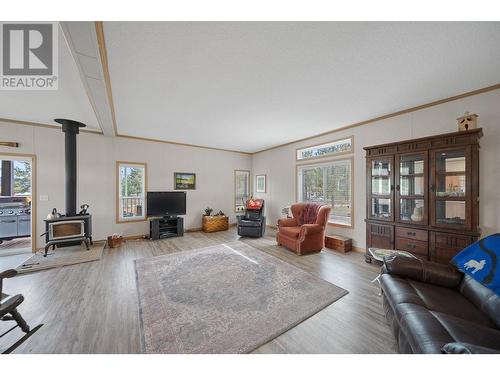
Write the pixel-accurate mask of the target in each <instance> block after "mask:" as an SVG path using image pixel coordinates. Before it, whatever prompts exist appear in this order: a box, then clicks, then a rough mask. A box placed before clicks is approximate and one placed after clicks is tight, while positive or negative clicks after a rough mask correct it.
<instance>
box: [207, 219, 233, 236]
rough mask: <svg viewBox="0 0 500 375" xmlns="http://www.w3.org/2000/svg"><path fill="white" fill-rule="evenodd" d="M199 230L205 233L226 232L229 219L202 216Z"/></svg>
mask: <svg viewBox="0 0 500 375" xmlns="http://www.w3.org/2000/svg"><path fill="white" fill-rule="evenodd" d="M201 229H202V230H203V232H206V233H212V232H219V231H221V230H228V229H229V218H228V217H227V216H203V220H202V226H201Z"/></svg>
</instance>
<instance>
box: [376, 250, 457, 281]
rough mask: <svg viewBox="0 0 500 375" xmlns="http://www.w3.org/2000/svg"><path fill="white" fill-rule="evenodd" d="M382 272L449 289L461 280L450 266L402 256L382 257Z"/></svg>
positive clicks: (455, 270)
mask: <svg viewBox="0 0 500 375" xmlns="http://www.w3.org/2000/svg"><path fill="white" fill-rule="evenodd" d="M382 272H383V273H389V274H391V275H398V276H403V277H407V278H410V279H413V280H416V281H422V282H424V283H428V284H434V285H439V286H443V287H446V288H450V289H453V288H456V287H458V285H459V284H460V282H461V281H462V278H463V275H462V274H461V273H460V272H458V271H457V269H456V268H455V267H453V266H452V265H446V264H439V263H433V262H427V261H425V260H421V259H416V258H409V257H406V256H403V255H392V256H386V257H384V266H383V268H382Z"/></svg>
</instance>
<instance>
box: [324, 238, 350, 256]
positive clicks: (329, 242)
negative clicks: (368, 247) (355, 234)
mask: <svg viewBox="0 0 500 375" xmlns="http://www.w3.org/2000/svg"><path fill="white" fill-rule="evenodd" d="M325 246H326V247H327V248H329V249H332V250H337V251H340V252H342V253H347V252H348V251H351V250H352V240H351V239H350V238H348V237H344V236H337V235H326V236H325Z"/></svg>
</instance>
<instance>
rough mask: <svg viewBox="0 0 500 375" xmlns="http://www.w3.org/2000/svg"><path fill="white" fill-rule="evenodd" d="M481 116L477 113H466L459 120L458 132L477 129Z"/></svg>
mask: <svg viewBox="0 0 500 375" xmlns="http://www.w3.org/2000/svg"><path fill="white" fill-rule="evenodd" d="M478 117H479V116H478V115H476V114H475V113H469V112H465V114H464V115H463V116H462V117H459V118H457V121H458V131H465V130H470V129H476V128H477V118H478Z"/></svg>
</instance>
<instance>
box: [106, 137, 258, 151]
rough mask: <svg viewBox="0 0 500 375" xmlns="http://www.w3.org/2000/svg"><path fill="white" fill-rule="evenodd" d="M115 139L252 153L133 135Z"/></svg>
mask: <svg viewBox="0 0 500 375" xmlns="http://www.w3.org/2000/svg"><path fill="white" fill-rule="evenodd" d="M116 137H117V138H125V139H132V140H136V141H146V142H157V143H165V144H169V145H175V146H184V147H194V148H202V149H205V150H213V151H225V152H233V153H236V154H242V155H249V156H251V155H253V153H251V152H245V151H238V150H230V149H227V148H218V147H210V146H202V145H194V144H191V143H182V142H174V141H165V140H162V139H157V138H146V137H136V136H134V135H126V134H117V135H116Z"/></svg>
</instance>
